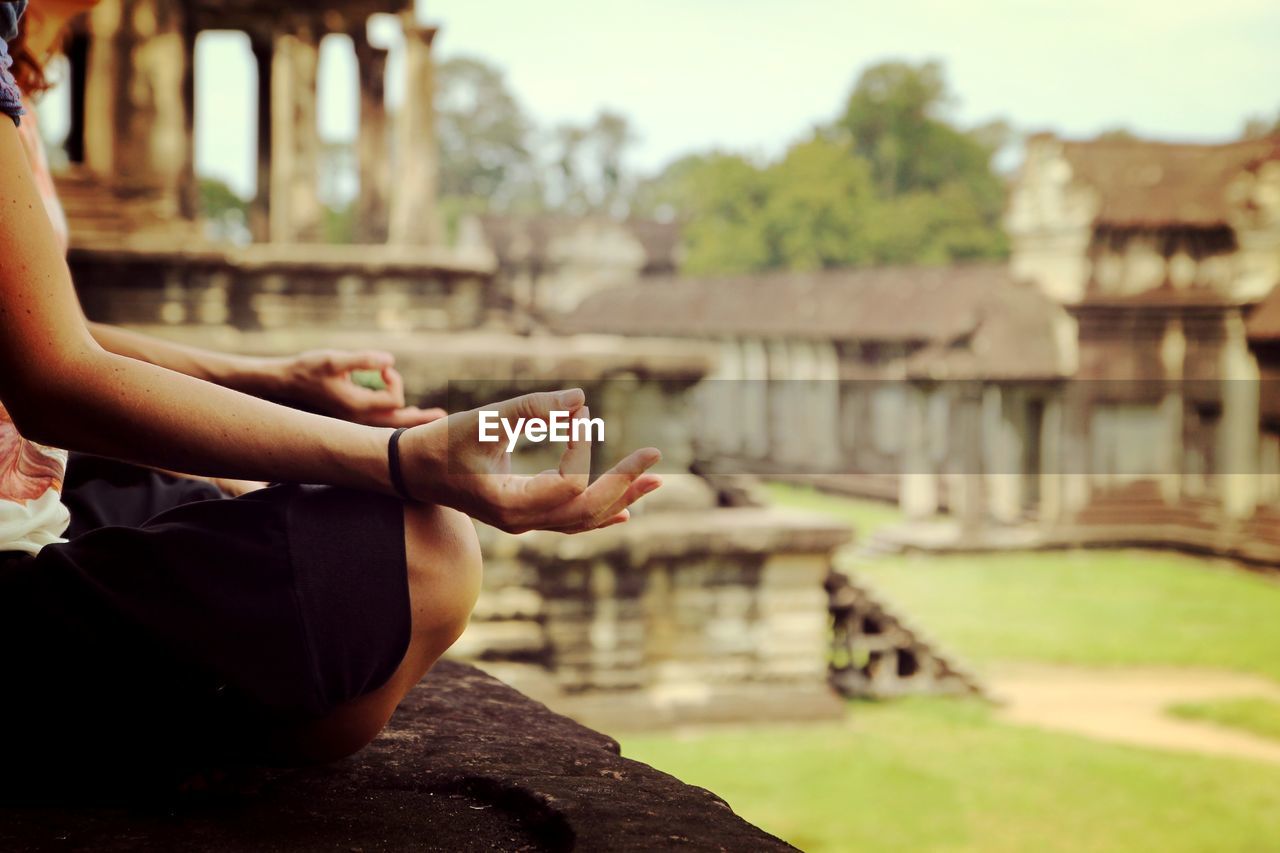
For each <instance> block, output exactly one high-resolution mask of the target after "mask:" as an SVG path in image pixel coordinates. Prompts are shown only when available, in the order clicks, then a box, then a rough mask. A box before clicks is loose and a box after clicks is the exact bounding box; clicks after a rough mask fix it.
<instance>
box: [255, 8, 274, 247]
mask: <svg viewBox="0 0 1280 853" xmlns="http://www.w3.org/2000/svg"><path fill="white" fill-rule="evenodd" d="M249 47H250V49H252V50H253V60H254V64H255V65H256V66H257V69H258V107H257V117H258V123H257V125H258V126H257V144H258V152H257V153H258V162H257V181H256V184H257V193H256V195H254V197H253V204H252V205H250V207H249V230H250V231H251V232H252V233H253V239H254V240H256V241H258V242H260V243H265V242H266V241H268V240H270V239H271V140H272V134H271V91H272V85H271V80H272V68H273V67H274V62H275V54H276V49H275V48H276V45H275V36H274V35H273V34H272V33H271V32H251V33H249Z"/></svg>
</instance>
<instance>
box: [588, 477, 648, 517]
mask: <svg viewBox="0 0 1280 853" xmlns="http://www.w3.org/2000/svg"><path fill="white" fill-rule="evenodd" d="M661 485H662V478H661V477H659V476H658V475H657V474H647V473H646V474H643V475H641V476H640V477H638V478H636V481H635V482H634V483H632V484H631V485H630V486H629V487H628V488H627V490H626V492H624V493H623V495H622V497H620V498H618V500H617V501H615V502H614V504H613V506H611V507H609V508H608V509H606V510H605V511H604V513H602V515H603V517H604V518H611V517H613V516H615V515H617V514H618V513H620V512H624V511H625V510H626V508H627V507H629V506H631V505H632V504H633V503H635V502H636V501H638V500H640V499H641V498H642V497H644V496H645V495H647V494H649V493H650V492H652V491H656V490H657V488H658V487H659V486H661ZM600 526H601V527H604V526H605V525H603V524H602V525H600Z"/></svg>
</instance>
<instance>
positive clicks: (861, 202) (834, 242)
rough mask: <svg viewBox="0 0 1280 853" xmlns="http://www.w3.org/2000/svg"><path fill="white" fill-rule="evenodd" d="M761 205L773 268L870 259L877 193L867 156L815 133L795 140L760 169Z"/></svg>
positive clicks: (813, 267)
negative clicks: (763, 190) (779, 156)
mask: <svg viewBox="0 0 1280 853" xmlns="http://www.w3.org/2000/svg"><path fill="white" fill-rule="evenodd" d="M764 178H765V181H766V184H767V190H766V195H765V201H764V206H763V209H762V211H761V217H762V219H763V229H764V237H765V240H766V245H767V246H768V252H769V259H768V266H769V267H771V268H774V269H792V270H818V269H830V268H832V267H845V266H857V265H859V264H865V263H867V262H868V261H870V260H872V259H873V256H872V246H871V243H870V241H869V240H868V236H869V230H868V226H869V225H870V223H871V222H872V221H873V220H874V218H875V212H874V208H875V196H874V192H873V191H872V184H871V169H870V168H869V166H868V164H867V162H866V161H865V160H863V159H861V158H859V157H854V156H851V155H850V153H849V149H848V148H847V147H846V146H844V145H841V144H839V143H837V142H833V141H831V140H829V139H825V138H822V137H820V136H815V137H813V138H812V139H809V140H807V141H805V142H801V143H798V144H796V145H793V146H792V147H791V148H790V149H789V150H788V151H787V153H786V156H784V157H783V158H782V160H780V161H779V162H778V163H775V164H774V165H773V166H770V167H769V169H768V170H767V171H766V172H765V175H764Z"/></svg>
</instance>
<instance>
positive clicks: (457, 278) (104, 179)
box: [57, 0, 936, 726]
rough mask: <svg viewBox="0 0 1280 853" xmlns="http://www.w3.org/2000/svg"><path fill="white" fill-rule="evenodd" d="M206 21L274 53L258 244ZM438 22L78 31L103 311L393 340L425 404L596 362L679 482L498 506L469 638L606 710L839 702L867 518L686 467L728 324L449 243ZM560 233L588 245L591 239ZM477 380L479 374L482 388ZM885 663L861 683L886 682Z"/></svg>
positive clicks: (127, 19)
mask: <svg viewBox="0 0 1280 853" xmlns="http://www.w3.org/2000/svg"><path fill="white" fill-rule="evenodd" d="M374 14H393V15H397V16H398V19H399V21H400V22H401V24H402V27H403V30H404V35H405V48H404V50H405V60H406V61H405V63H404V68H405V73H406V75H407V80H406V90H407V97H406V99H405V104H404V106H403V107H401V108H400V110H399V111H397V112H395V113H393V114H388V112H387V110H386V109H385V106H384V101H383V93H384V86H385V77H384V74H385V69H386V55H385V51H381V50H380V49H378V48H375V47H373V46H371V45H370V44H369V43H368V40H367V37H366V35H365V33H366V21H367V19H368V17H369V16H371V15H374ZM211 27H217V28H219V29H226V28H234V29H240V30H242V31H244V32H245V33H247V34H248V35H249V39H250V42H251V44H252V47H253V56H254V59H255V65H256V68H257V72H258V86H257V91H258V103H257V104H256V107H255V106H253V105H249V106H247V107H246V108H247V109H251V110H254V109H256V115H257V117H258V127H259V133H258V159H257V178H258V180H257V187H258V192H257V196H256V198H255V199H254V200H253V201H252V203H251V207H252V211H253V217H252V222H251V226H252V232H253V234H254V237H255V241H254V242H253V243H251V244H249V245H244V246H233V245H227V244H222V243H216V242H210V241H208V240H206V239H205V238H204V237H203V236H202V230H201V229H200V227H199V224H198V222H197V217H196V210H195V203H194V195H193V193H194V186H195V181H194V175H193V171H192V169H193V166H192V164H193V155H192V139H193V115H194V103H193V98H194V87H193V85H192V75H193V67H192V57H193V47H194V42H195V38H196V36H197V35H198V34H199V33H200V32H201V31H202V30H204V29H207V28H211ZM330 33H345V34H348V35H350V36H351V38H352V43H353V46H354V49H355V51H356V54H357V56H358V57H359V60H360V61H359V63H358V65H359V68H360V75H361V76H360V92H361V100H360V110H361V119H360V138H359V141H358V145H357V151H358V159H359V163H358V173H359V181H360V189H359V196H358V201H357V205H358V207H359V211H360V214H359V220H360V222H361V230H360V233H359V235H358V236H359V238H360V240H361V242H359V243H357V244H351V245H326V244H322V243H320V242H318V240H319V237H320V229H319V222H320V214H321V208H320V204H319V200H318V199H319V196H318V184H319V178H320V176H319V174H318V169H319V159H318V150H319V140H318V137H317V131H316V121H315V109H316V81H317V63H318V57H319V53H318V45H319V42H320V39H321V38H322V37H323V36H324V35H325V34H330ZM433 34H434V29H433V28H430V27H424V26H421V25H419V24H418V23H416V21H415V19H414V18H413V17H412V11H411V7H410V4H406V3H404V2H403V0H401V2H388V0H367V1H366V2H359V3H336V2H319V3H314V4H310V5H307V6H301V5H299V4H293V3H279V2H276V3H245V2H237V1H236V0H196V2H186V3H183V2H173V0H105V2H103V3H102V4H101V5H100V6H99V7H98V8H97V9H96V10H95V11H94V12H93V14H92V15H91V16H90V17H88V18H86V19H84V20H82V21H81V22H80V23H79V25H78V26H77V29H76V31H75V35H74V36H73V38H72V39H71V40H70V42H69V43H68V45H67V54H68V59H69V61H70V65H71V73H70V74H69V80H70V84H71V88H72V92H71V99H70V103H71V111H72V116H71V122H70V126H71V133H70V135H69V137H68V140H67V143H66V147H67V154H68V160H69V161H70V163H69V166H68V168H67V169H66V171H65V172H64V173H63V174H61V175H59V176H57V179H58V183H59V189H60V192H61V193H63V195H64V197H65V198H66V200H67V213H68V220H69V224H70V229H71V234H72V248H71V253H70V263H71V267H72V272H73V276H74V279H75V282H76V285H77V288H78V290H79V292H80V295H81V299H82V302H83V304H84V306H85V309H86V312H87V313H88V314H89V316H90V317H91V318H93V319H96V320H102V321H106V322H112V323H118V324H123V325H127V326H131V327H134V328H138V329H141V330H144V331H147V332H149V333H152V334H157V335H160V336H167V337H170V338H173V339H176V340H180V341H183V342H186V343H190V344H194V345H203V346H209V347H212V348H217V349H223V350H228V351H237V352H244V353H256V354H285V353H291V352H297V351H300V350H304V349H307V348H311V347H318V346H325V347H349V348H368V347H376V348H380V349H386V350H389V351H391V352H393V353H394V354H395V355H396V357H397V363H398V366H399V367H400V369H401V372H402V373H403V374H404V376H405V381H406V387H407V391H408V393H409V395H410V396H411V397H412V398H414V399H415V401H417V402H421V403H424V404H432V403H436V402H448V403H450V404H451V405H454V406H455V407H456V406H458V405H467V406H470V405H478V404H480V403H484V402H492V401H493V400H497V399H502V398H503V397H506V396H510V395H513V394H518V393H523V392H525V391H530V390H537V389H543V388H546V387H548V385H554V386H557V387H559V386H562V385H565V384H575V385H582V386H583V387H584V388H585V389H586V390H587V393H588V398H589V399H590V400H591V402H592V409H593V414H595V415H598V416H604V417H605V418H606V419H607V420H608V421H609V422H610V424H613V425H617V426H618V427H620V428H621V430H622V434H619V433H616V432H615V433H614V434H611V436H610V443H609V445H608V446H606V447H605V448H603V450H602V451H601V452H599V453H598V457H599V458H597V459H595V460H594V462H593V464H594V466H595V467H596V471H597V473H598V472H599V471H602V470H604V469H605V468H606V467H607V466H608V465H609V464H610V463H611V461H613V460H612V459H611V458H610V453H611V452H612V450H611V449H612V448H621V447H628V446H629V445H630V444H633V443H636V442H639V441H644V443H657V444H659V445H660V446H661V447H662V449H663V451H664V457H665V458H664V463H663V464H664V468H665V473H666V475H667V480H668V483H667V486H666V487H665V488H664V489H662V490H661V491H660V492H658V493H656V494H655V495H654V496H652V497H651V498H650V499H648V500H647V501H646V504H647V505H646V506H645V507H644V508H643V510H642V511H640V512H638V513H637V514H636V517H635V518H634V519H633V520H632V522H631V523H629V524H627V525H623V526H621V527H619V528H613V529H610V530H605V531H599V532H597V533H593V534H588V535H584V536H580V537H570V538H563V537H559V536H557V535H553V534H546V535H542V534H526V535H523V536H508V535H505V534H500V533H498V532H496V531H492V530H488V529H486V530H483V531H482V541H483V544H484V549H485V552H486V566H487V569H486V580H485V591H484V594H483V595H482V597H481V601H480V604H479V607H478V610H477V612H476V614H475V616H474V618H473V621H472V626H471V628H470V629H469V630H468V632H467V634H466V635H465V636H464V637H463V639H462V640H461V641H460V643H459V645H458V647H457V649H456V650H455V651H456V654H457V655H458V656H462V657H465V658H466V659H469V660H472V661H476V662H479V663H480V664H481V665H483V666H484V667H485V668H486V669H488V670H490V671H492V672H493V673H495V674H497V675H499V676H500V677H502V678H504V679H505V680H507V681H508V682H509V683H511V684H514V685H515V686H517V687H519V688H520V689H522V690H524V691H525V692H527V693H529V694H530V695H532V696H534V697H535V698H539V699H542V700H544V701H547V702H548V703H549V704H551V705H552V706H553V707H555V708H559V709H563V710H566V711H568V712H571V713H573V714H574V715H575V716H577V717H578V718H579V719H583V720H587V721H590V722H595V723H598V724H602V725H610V726H636V725H651V724H654V723H663V722H672V721H683V720H719V719H754V718H770V719H778V718H791V719H797V718H814V717H822V716H832V715H838V714H839V713H841V704H840V701H839V700H838V698H837V696H836V694H835V693H833V692H832V690H831V688H830V685H829V683H828V659H829V656H830V653H831V628H830V613H829V610H828V596H827V593H826V591H825V590H824V587H823V584H824V581H825V580H826V578H827V576H828V574H829V571H830V565H831V560H832V555H833V553H834V551H835V549H836V548H837V547H839V546H840V545H842V544H843V543H844V542H845V541H846V540H847V539H848V537H849V533H848V531H847V530H846V529H845V528H843V527H842V526H840V525H836V524H833V523H827V522H823V521H820V520H816V519H814V518H812V517H808V516H803V515H798V514H788V513H785V512H782V511H780V510H777V509H774V508H769V507H767V506H762V505H742V504H744V503H746V504H753V502H751V501H744V500H743V499H742V494H743V492H742V490H741V489H739V488H737V487H736V485H734V484H733V483H732V482H731V481H726V480H723V479H717V478H710V479H708V478H705V477H703V476H700V475H697V474H694V473H692V471H693V470H694V468H695V465H694V462H695V448H694V440H693V437H692V434H691V432H690V422H689V420H688V419H684V420H681V419H680V418H675V419H672V418H669V417H667V416H668V415H669V414H670V413H672V412H680V411H682V410H688V409H689V408H690V404H689V400H690V399H691V395H692V394H693V393H694V390H693V389H694V388H695V386H697V385H698V383H699V381H700V380H701V379H702V377H703V376H704V375H705V374H706V373H707V372H708V371H709V370H710V369H712V367H713V365H714V362H715V351H714V348H709V347H708V346H707V345H705V344H704V343H701V342H697V341H690V342H686V343H684V344H680V345H672V344H669V343H664V344H662V345H659V346H647V345H644V344H643V343H640V342H635V341H628V340H625V339H623V338H617V337H598V336H557V335H547V334H541V335H536V336H525V335H520V334H514V333H513V332H512V331H511V330H512V329H513V328H514V327H516V326H517V325H518V324H516V323H515V322H514V321H513V319H512V310H511V308H512V305H513V304H514V303H513V298H512V293H516V294H519V293H522V292H523V293H534V294H536V296H535V297H534V303H535V304H537V305H541V306H543V308H545V309H547V310H551V309H553V308H555V307H557V306H556V302H555V300H554V299H548V298H547V297H546V296H545V294H546V293H547V292H548V290H547V288H548V283H547V281H548V280H544V281H543V282H542V284H540V285H538V287H537V288H535V289H534V290H533V291H529V290H528V289H527V288H526V286H525V285H523V284H521V283H520V281H521V280H520V279H519V278H518V277H517V278H513V277H507V278H502V277H501V276H497V273H498V272H499V268H498V267H497V266H495V263H494V255H495V254H496V253H495V252H493V251H479V252H472V253H467V252H459V251H456V250H450V249H446V248H444V247H442V246H441V245H440V244H439V241H438V240H439V230H438V227H437V225H436V210H435V204H434V201H435V185H436V184H435V182H436V176H435V171H434V170H435V163H436V160H435V152H434V148H433V145H434V143H433V131H432V127H433V113H432V109H431V104H432V76H431V53H430V49H431V43H432V37H433ZM393 174H394V175H395V179H394V181H393V180H392V179H391V175H393ZM487 227H489V228H490V229H491V231H490V232H489V233H490V234H491V235H492V234H495V233H497V232H495V231H492V229H493V228H495V227H496V225H495V224H494V223H488V226H487ZM588 231H589V229H588ZM507 233H508V234H510V233H511V232H510V231H508V232H507ZM557 233H559V232H557ZM565 233H568V234H572V235H573V236H572V237H571V238H568V239H569V242H570V243H571V244H572V245H573V246H579V247H580V246H581V245H582V244H583V240H584V239H588V238H584V237H583V236H582V235H583V234H588V232H587V231H582V230H581V229H577V228H576V227H575V228H570V229H569V231H567V232H565ZM592 233H594V232H592ZM588 237H589V234H588ZM670 237H671V234H670V229H666V230H661V229H659V230H652V229H651V230H650V231H648V232H645V235H644V239H645V240H648V241H649V242H650V244H651V245H652V246H653V247H654V252H655V254H654V255H653V257H654V258H655V260H654V261H653V262H652V264H650V261H649V260H646V259H645V257H642V256H637V258H636V259H635V261H634V262H635V263H636V264H639V266H640V267H641V268H643V269H646V270H650V271H654V272H664V273H669V272H670V271H671V270H672V269H673V263H674V262H673V261H672V260H670V259H671V258H672V257H673V252H674V248H673V247H674V243H673V242H672V241H671V239H670ZM556 239H560V238H556ZM588 242H589V239H588ZM503 245H504V246H506V247H507V249H509V250H512V251H514V250H515V249H513V248H512V247H518V245H519V241H518V240H516V241H514V242H512V241H508V242H507V243H504V244H503ZM663 247H665V248H663ZM642 255H643V253H642ZM664 259H665V260H664ZM629 263H630V262H629ZM570 267H572V264H570ZM536 270H537V271H543V270H545V267H542V266H537V267H536ZM565 274H566V275H570V274H572V275H576V276H578V278H577V279H575V280H585V279H583V278H582V273H581V270H577V271H576V272H575V271H574V270H573V269H570V270H569V271H568V272H566V273H565ZM521 288H525V290H523V291H522V290H521ZM588 289H589V288H588ZM495 318H497V319H495ZM469 384H470V386H471V387H483V389H484V393H483V394H481V393H479V392H478V391H477V392H476V393H475V395H474V397H473V398H469V397H467V390H466V389H467V387H468V385H469ZM658 418H664V419H666V421H668V422H669V423H664V424H659V423H657V419H658ZM612 428H613V427H611V429H612ZM656 436H660V437H661V438H660V440H655V437H656ZM531 462H532V460H531ZM883 636H888V635H883ZM904 636H905V635H904ZM882 639H883V637H882ZM902 642H903V643H904V644H914V647H915V648H917V649H919V648H921V647H922V645H921V643H922V641H919V640H911V639H903V640H902ZM882 645H883V643H882ZM878 654H879V652H878ZM888 672H889V670H885V673H888ZM929 672H930V674H931V675H932V674H936V673H934V671H933V670H929ZM920 673H921V675H923V674H924V669H921V670H920ZM915 675H916V672H915V671H912V672H905V671H904V674H903V678H904V679H907V680H910V679H911V678H912V677H913V676H915ZM904 683H905V682H904ZM915 683H917V684H921V685H923V684H925V683H926V679H925V678H923V677H920V678H916V679H915ZM930 683H931V682H930ZM886 685H887V682H885V681H884V678H883V677H882V678H881V679H879V680H877V681H876V682H875V686H874V689H871V688H867V690H869V691H870V692H885V690H886V689H888V690H889V692H892V689H890V688H891V687H892V685H888V687H886ZM864 687H865V686H864ZM867 690H864V691H863V692H867Z"/></svg>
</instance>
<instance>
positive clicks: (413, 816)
mask: <svg viewBox="0 0 1280 853" xmlns="http://www.w3.org/2000/svg"><path fill="white" fill-rule="evenodd" d="M0 849H5V850H48V849H56V850H77V849H92V850H96V851H123V850H144V849H145V850H156V849H161V850H176V851H219V853H224V851H225V853H235V851H320V850H333V851H342V853H351V851H362V852H363V853H372V851H380V850H384V851H385V850H447V851H469V850H503V851H508V850H510V851H514V850H521V851H542V850H547V851H561V850H565V851H567V850H575V849H576V850H584V851H594V850H609V851H641V850H644V851H648V850H656V849H682V850H708V851H711V850H715V851H737V850H751V851H770V850H792V849H794V848H792V847H790V846H789V845H787V844H785V843H784V842H782V841H780V840H779V839H777V838H774V837H773V836H771V835H769V834H767V833H765V832H763V831H762V830H759V829H757V828H756V827H754V826H752V825H751V824H749V823H747V822H746V821H744V820H742V819H741V818H739V817H738V816H737V815H735V814H734V813H733V811H732V810H731V809H730V808H729V806H728V805H726V804H725V803H724V801H722V800H721V799H720V798H718V797H716V796H715V795H714V794H712V793H711V792H709V791H706V790H704V789H702V788H695V787H692V786H689V785H685V784H684V783H682V782H680V781H679V780H677V779H675V778H674V777H672V776H668V775H667V774H665V773H661V772H659V771H657V770H655V769H653V768H652V767H649V766H648V765H645V764H640V763H638V762H635V761H631V760H629V759H626V758H622V757H621V756H620V755H619V753H618V744H617V743H616V742H615V741H614V740H613V739H611V738H609V737H606V736H605V735H602V734H600V733H598V732H595V731H592V730H591V729H588V728H585V727H583V726H581V725H579V724H577V723H575V722H573V721H572V720H570V719H568V718H567V717H562V716H560V715H558V714H554V713H552V712H551V711H549V710H548V709H547V708H546V706H544V705H541V704H539V703H537V702H535V701H533V700H532V699H529V698H527V697H526V696H524V695H522V694H520V693H518V692H517V691H515V690H513V689H512V688H510V687H508V686H506V685H505V684H503V683H502V682H500V681H497V680H496V679H494V678H491V677H489V676H487V675H485V674H483V673H481V672H480V671H479V670H476V669H474V668H473V667H469V666H466V665H463V664H458V663H452V662H442V663H440V664H439V665H438V666H437V667H436V668H435V669H434V670H433V671H432V673H431V674H430V675H429V676H428V677H427V678H426V680H424V682H423V683H422V684H421V685H419V686H418V687H417V688H416V689H415V690H414V691H413V692H412V693H411V694H410V696H409V697H408V698H407V699H406V700H405V702H404V704H403V705H402V706H401V708H400V710H399V711H398V712H397V713H396V715H395V718H394V719H393V720H392V721H391V724H390V725H389V726H388V727H387V729H386V730H385V731H384V732H383V733H382V735H381V736H380V737H379V738H378V739H377V740H376V741H374V743H373V744H371V745H370V746H369V747H367V748H366V749H364V750H363V751H361V752H360V753H358V754H357V755H355V756H353V757H351V758H349V759H346V760H344V761H341V762H337V763H335V764H331V765H326V766H323V767H316V768H308V769H303V770H288V771H272V772H269V773H265V774H263V775H261V776H260V777H258V778H255V779H254V781H253V783H252V784H249V785H241V786H237V788H236V790H235V791H234V792H233V793H229V794H227V795H224V796H219V797H218V798H216V799H208V798H201V799H199V800H190V801H180V802H178V803H177V804H176V805H175V804H169V803H166V804H163V805H160V806H159V807H152V808H145V809H139V808H137V807H136V806H134V807H131V808H127V809H126V808H105V807H85V806H81V805H77V806H74V807H65V808H54V807H50V806H43V807H25V806H24V807H21V808H16V807H3V808H0Z"/></svg>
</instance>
